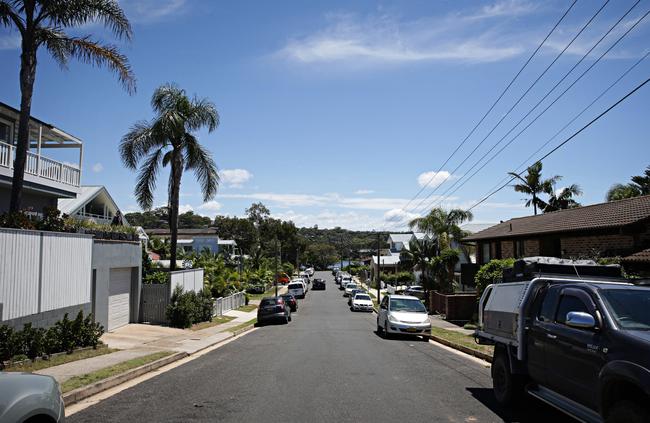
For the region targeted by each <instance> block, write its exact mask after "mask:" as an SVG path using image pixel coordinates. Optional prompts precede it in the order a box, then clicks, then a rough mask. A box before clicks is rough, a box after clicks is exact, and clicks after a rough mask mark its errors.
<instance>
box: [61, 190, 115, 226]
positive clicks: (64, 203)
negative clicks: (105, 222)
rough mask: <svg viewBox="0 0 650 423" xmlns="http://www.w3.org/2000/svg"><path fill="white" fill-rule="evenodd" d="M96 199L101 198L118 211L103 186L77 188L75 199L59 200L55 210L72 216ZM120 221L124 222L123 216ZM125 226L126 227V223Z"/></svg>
mask: <svg viewBox="0 0 650 423" xmlns="http://www.w3.org/2000/svg"><path fill="white" fill-rule="evenodd" d="M98 197H101V198H102V200H103V201H104V202H105V203H108V205H109V206H111V208H113V209H114V210H115V211H120V208H119V207H118V205H117V203H115V200H113V197H111V194H109V193H108V190H107V189H106V187H105V186H103V185H82V186H80V187H79V194H77V197H76V198H60V199H59V200H58V202H57V208H58V209H59V210H60V211H61V213H64V214H67V215H73V214H75V213H77V212H78V211H80V210H81V209H83V208H84V207H85V206H86V204H88V203H90V202H91V201H93V200H94V199H95V198H98ZM122 220H123V221H124V222H126V219H125V218H124V216H122ZM126 224H127V225H128V222H126Z"/></svg>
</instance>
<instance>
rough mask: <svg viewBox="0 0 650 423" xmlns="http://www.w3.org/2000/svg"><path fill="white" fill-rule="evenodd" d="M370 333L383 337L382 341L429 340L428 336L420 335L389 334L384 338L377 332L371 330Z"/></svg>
mask: <svg viewBox="0 0 650 423" xmlns="http://www.w3.org/2000/svg"><path fill="white" fill-rule="evenodd" d="M372 333H374V334H375V336H376V337H378V338H381V339H383V340H384V341H388V342H390V341H416V342H429V338H427V337H425V336H420V335H400V334H391V335H390V338H384V337H383V336H382V335H381V334H380V333H379V332H377V331H376V330H373V331H372Z"/></svg>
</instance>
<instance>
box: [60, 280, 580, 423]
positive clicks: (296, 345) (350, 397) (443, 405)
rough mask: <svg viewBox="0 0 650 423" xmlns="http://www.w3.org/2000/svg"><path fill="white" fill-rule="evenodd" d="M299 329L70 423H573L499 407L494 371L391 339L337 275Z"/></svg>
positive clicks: (195, 366) (190, 367) (311, 301)
mask: <svg viewBox="0 0 650 423" xmlns="http://www.w3.org/2000/svg"><path fill="white" fill-rule="evenodd" d="M317 276H321V277H322V276H325V277H326V279H327V281H328V283H327V285H328V287H327V290H326V291H310V292H309V293H308V294H307V298H306V299H304V300H301V301H300V304H299V306H298V312H297V313H296V314H294V319H293V322H291V323H290V324H288V325H272V326H265V327H261V328H258V329H257V330H255V331H254V332H253V333H250V334H248V335H246V336H244V337H242V338H240V339H238V340H235V341H233V342H231V343H229V344H227V345H224V346H223V347H221V348H219V349H217V350H215V351H213V352H211V353H209V354H206V355H204V356H202V357H200V358H198V359H196V360H194V361H191V362H189V363H187V364H185V365H183V366H180V367H177V368H175V369H173V370H170V371H168V372H166V373H163V374H161V375H159V376H157V377H155V378H152V379H150V380H147V381H145V382H143V383H141V384H139V385H136V386H134V387H132V388H130V389H127V390H125V391H122V392H120V393H118V394H116V395H114V396H113V397H110V398H108V399H106V400H104V401H102V402H100V403H99V404H97V405H95V406H92V407H90V408H87V409H85V410H83V411H81V412H79V413H77V414H74V415H72V416H70V417H69V418H68V421H69V422H72V423H76V422H109V421H110V422H269V423H270V422H309V423H316V422H398V423H406V422H501V421H506V422H549V421H552V422H553V423H560V422H564V421H572V420H570V419H568V418H567V417H565V416H564V415H563V414H560V413H558V412H556V411H555V410H554V409H552V408H550V407H548V406H546V405H544V404H542V403H539V402H537V401H535V400H532V399H530V400H527V401H525V402H524V403H523V404H522V405H521V407H519V409H518V410H517V411H508V410H503V409H500V408H499V407H498V406H497V405H496V404H495V403H494V401H493V399H492V392H491V389H490V386H491V381H490V373H489V369H488V368H486V367H485V366H484V365H481V364H480V363H478V362H476V361H475V360H471V359H467V358H465V357H464V356H462V355H459V354H456V353H454V352H450V351H448V350H445V349H443V348H441V347H439V346H437V345H434V344H432V343H429V342H425V341H423V340H413V339H408V338H407V339H391V340H384V339H382V338H380V337H379V336H377V335H376V334H375V317H374V314H365V313H364V314H362V313H352V312H350V311H349V309H348V306H347V302H346V301H345V300H344V299H343V298H342V295H341V291H339V290H338V289H337V286H336V285H335V284H334V283H333V282H332V277H331V276H330V275H329V274H328V273H327V274H326V273H324V272H322V273H319V275H317Z"/></svg>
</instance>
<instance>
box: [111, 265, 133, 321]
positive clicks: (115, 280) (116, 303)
mask: <svg viewBox="0 0 650 423" xmlns="http://www.w3.org/2000/svg"><path fill="white" fill-rule="evenodd" d="M130 304H131V268H130V267H125V268H121V269H111V270H110V281H109V293H108V330H113V329H117V328H119V327H120V326H124V325H126V324H128V323H129V316H130V313H129V311H130Z"/></svg>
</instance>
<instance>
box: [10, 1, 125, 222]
mask: <svg viewBox="0 0 650 423" xmlns="http://www.w3.org/2000/svg"><path fill="white" fill-rule="evenodd" d="M97 21H99V22H101V23H102V24H103V25H104V26H105V27H106V28H107V29H108V30H110V31H111V32H112V33H113V34H114V35H115V36H116V37H117V38H118V39H126V40H130V39H131V37H132V31H131V24H130V23H129V20H128V19H127V18H126V16H125V14H124V12H123V11H122V9H121V8H120V5H119V2H118V1H117V0H48V1H43V0H11V1H10V0H0V24H2V25H3V26H5V27H14V28H15V29H17V30H18V32H19V33H20V38H21V54H20V94H21V96H20V117H19V119H18V143H17V145H16V157H15V160H14V174H13V180H12V186H11V202H10V205H9V209H10V211H13V212H15V211H18V210H20V207H21V201H22V190H23V183H24V178H25V165H26V162H27V150H29V119H30V115H31V109H32V95H33V93H34V83H35V81H36V65H37V53H38V50H39V49H40V48H41V47H45V49H46V50H47V51H48V52H49V53H50V56H51V57H52V58H53V59H54V61H55V62H57V63H58V64H59V65H60V66H61V67H62V68H66V67H67V64H68V61H69V60H70V58H75V59H77V60H80V61H81V62H84V63H89V64H92V65H95V66H106V67H108V68H109V69H110V70H112V71H113V72H115V73H116V74H117V76H118V79H119V80H120V82H121V83H122V85H123V86H124V87H125V88H126V90H127V92H129V93H133V92H135V77H134V75H133V72H132V71H131V67H130V65H129V62H128V60H127V58H126V56H124V55H122V54H121V53H120V52H119V50H118V49H117V47H115V46H113V45H103V44H100V43H99V42H97V41H94V40H92V39H91V38H90V37H89V36H72V35H69V34H67V33H66V32H65V30H66V29H72V28H79V27H83V26H85V25H88V24H90V23H93V22H97Z"/></svg>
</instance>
